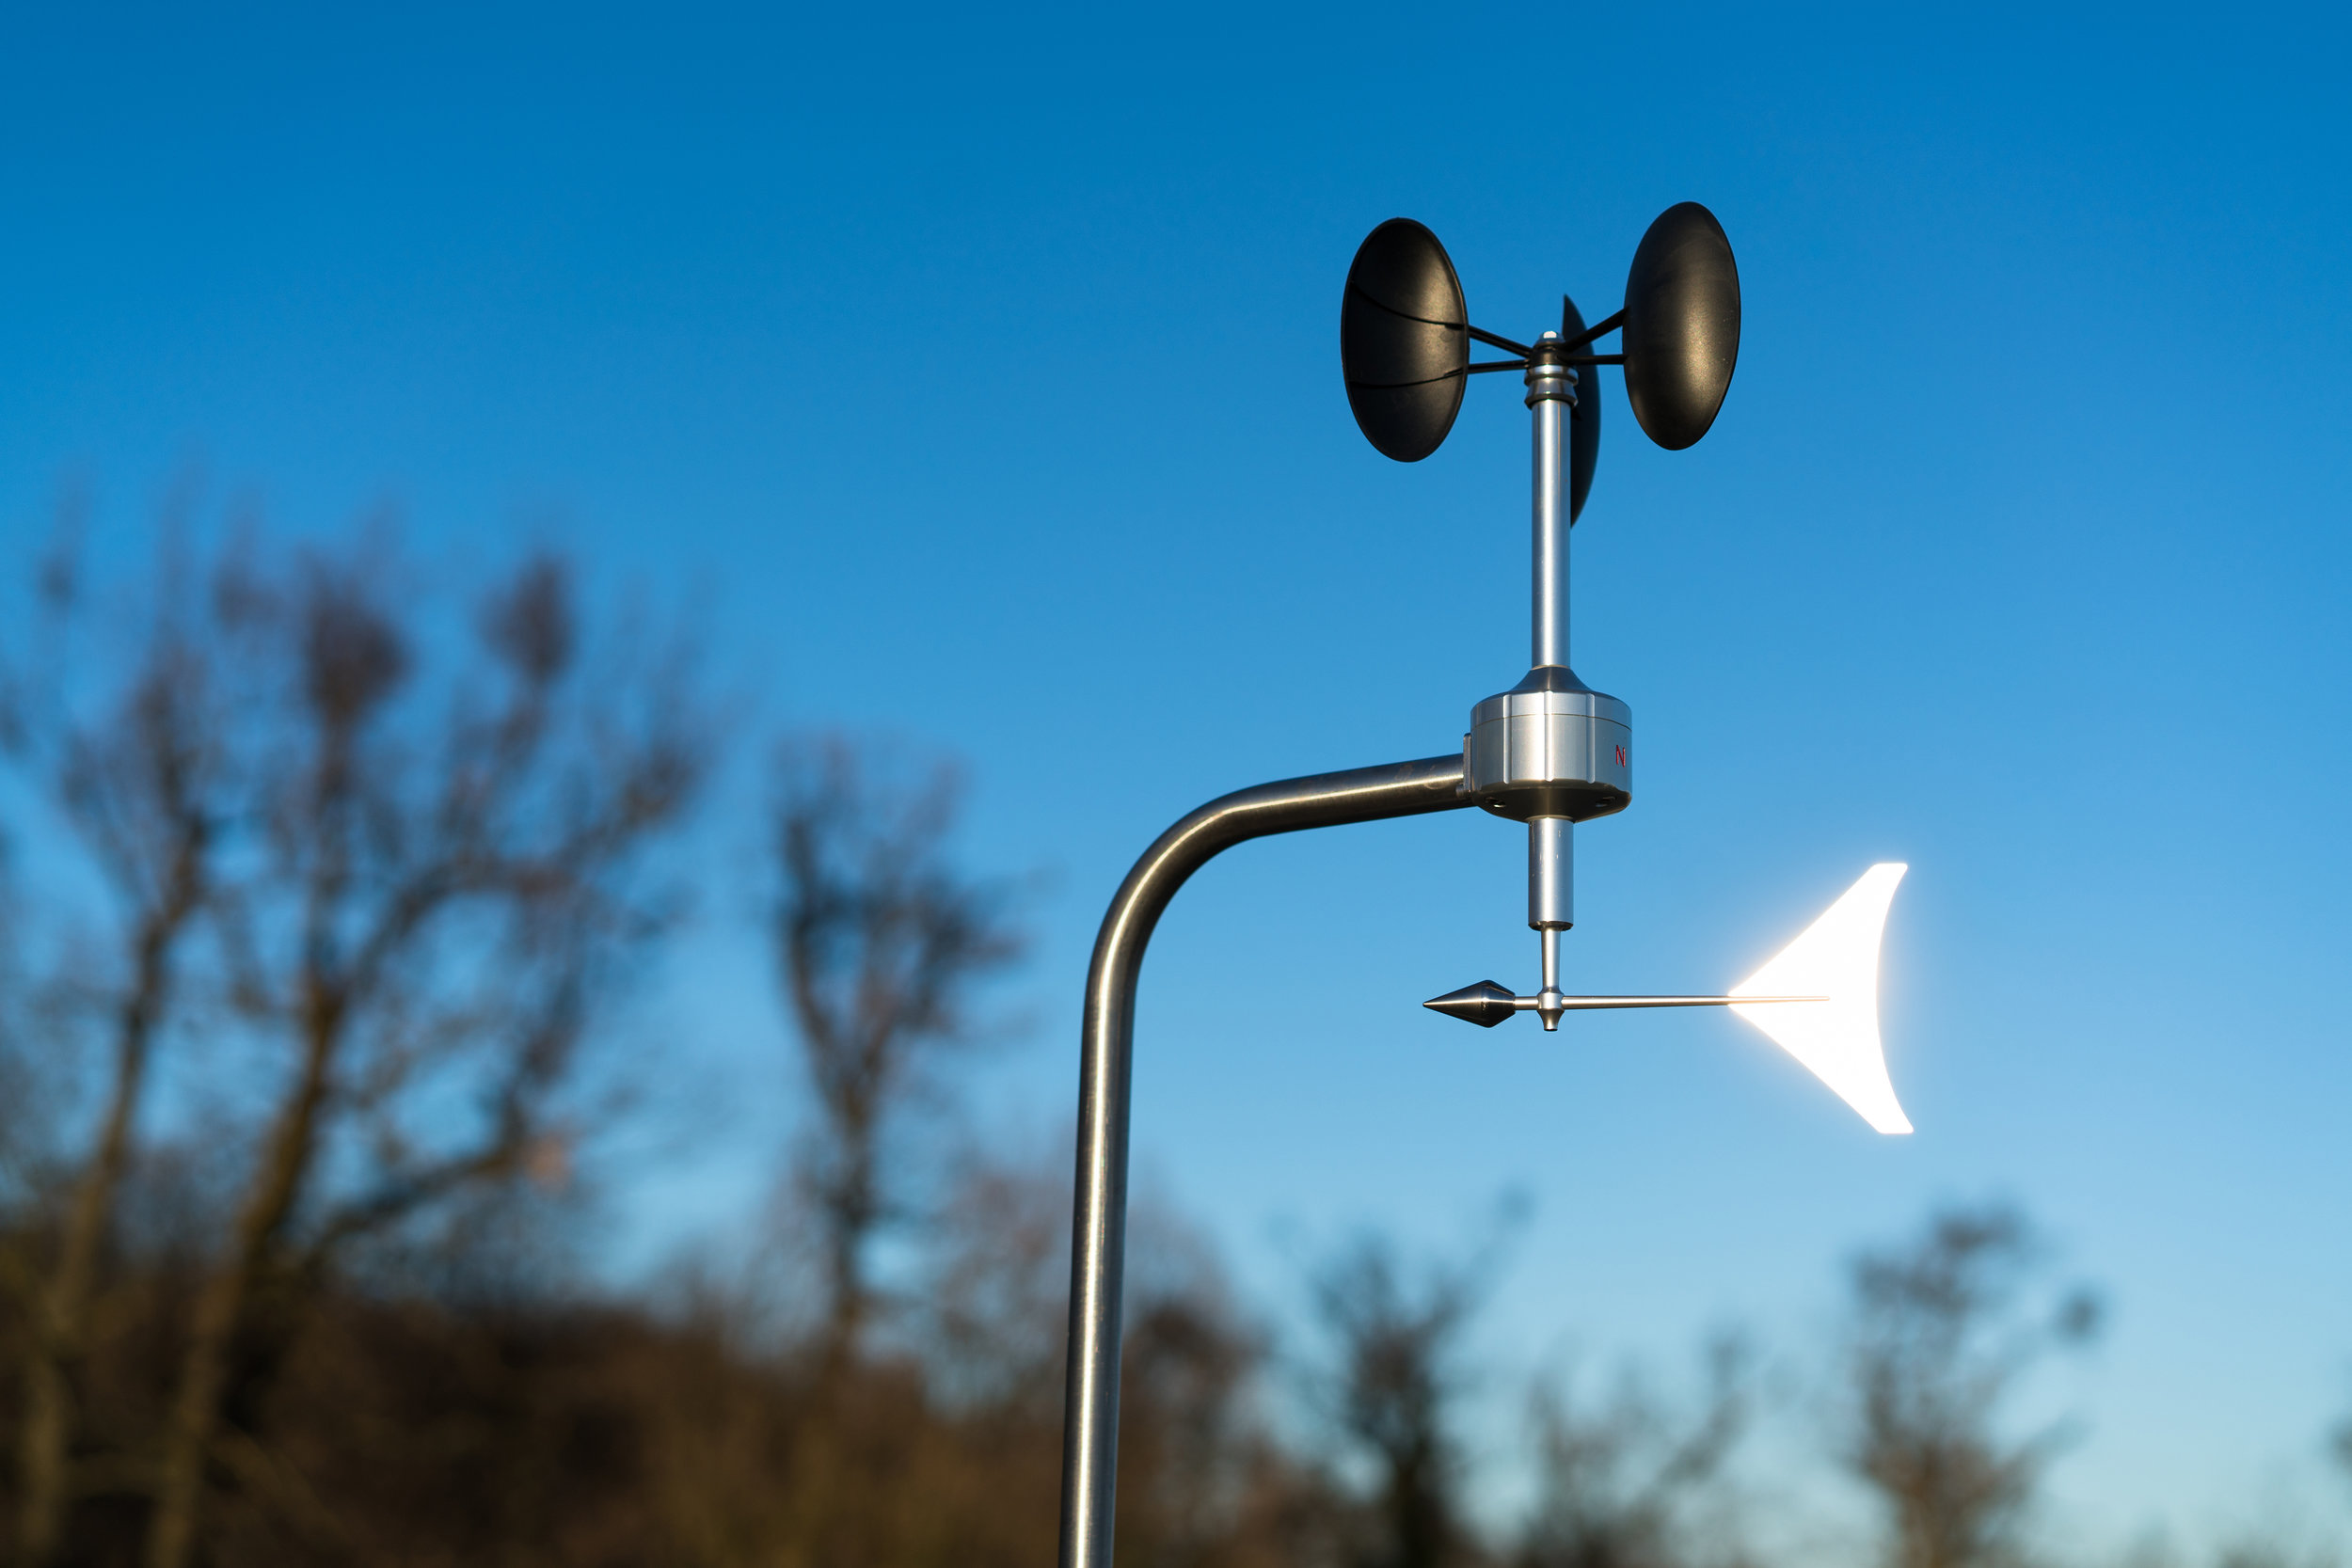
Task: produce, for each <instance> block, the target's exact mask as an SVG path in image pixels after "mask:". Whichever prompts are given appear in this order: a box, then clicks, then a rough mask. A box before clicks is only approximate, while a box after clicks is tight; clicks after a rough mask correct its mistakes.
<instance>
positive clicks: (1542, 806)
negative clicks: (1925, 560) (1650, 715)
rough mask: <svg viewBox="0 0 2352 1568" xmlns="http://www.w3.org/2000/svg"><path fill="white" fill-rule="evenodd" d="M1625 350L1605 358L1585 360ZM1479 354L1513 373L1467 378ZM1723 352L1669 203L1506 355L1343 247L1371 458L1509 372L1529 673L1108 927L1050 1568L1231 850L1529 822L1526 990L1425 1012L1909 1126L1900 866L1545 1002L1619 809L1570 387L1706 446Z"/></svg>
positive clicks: (1662, 441)
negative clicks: (1620, 267)
mask: <svg viewBox="0 0 2352 1568" xmlns="http://www.w3.org/2000/svg"><path fill="white" fill-rule="evenodd" d="M1612 332H1616V333H1619V334H1620V338H1619V342H1620V345H1621V352H1619V353H1616V354H1596V353H1594V352H1592V344H1593V343H1594V342H1595V341H1597V340H1598V339H1600V338H1604V337H1606V336H1608V335H1609V334H1610V333H1612ZM1473 341H1476V342H1480V343H1484V344H1486V345H1487V346H1489V347H1491V348H1495V349H1499V350H1501V351H1502V353H1504V354H1506V355H1509V356H1511V357H1509V358H1505V359H1490V360H1483V361H1478V362H1472V361H1471V359H1470V344H1471V342H1473ZM1739 351H1740V275H1739V270H1738V268H1737V267H1736V266H1735V264H1734V263H1733V261H1732V256H1731V244H1730V242H1729V241H1728V240H1727V239H1725V238H1724V230H1723V227H1722V225H1720V224H1718V223H1717V222H1716V221H1715V217H1714V214H1711V213H1709V212H1708V210H1707V209H1706V208H1704V207H1702V206H1700V205H1699V204H1698V203H1696V202H1694V201H1686V202H1683V203H1682V204H1681V205H1679V206H1676V207H1670V208H1668V209H1667V210H1666V211H1665V212H1664V213H1662V214H1660V216H1659V218H1658V220H1657V221H1656V222H1655V223H1653V224H1651V225H1650V227H1649V231H1648V232H1647V233H1645V235H1643V237H1642V243H1641V245H1639V246H1638V247H1637V248H1636V249H1635V251H1634V253H1633V266H1632V270H1631V272H1630V273H1629V276H1628V277H1627V278H1626V286H1625V305H1624V308H1623V309H1620V310H1618V311H1617V312H1616V313H1615V314H1613V315H1611V316H1608V317H1606V318H1604V319H1603V320H1601V321H1599V322H1597V323H1596V324H1594V325H1590V326H1587V325H1585V324H1584V321H1583V318H1582V317H1581V316H1580V315H1579V314H1578V313H1577V309H1576V306H1575V304H1574V303H1573V302H1572V301H1570V300H1569V299H1568V298H1567V297H1566V296H1565V295H1564V296H1562V298H1561V301H1560V326H1559V328H1558V330H1557V331H1553V330H1550V329H1547V330H1545V331H1544V332H1543V333H1542V334H1541V335H1540V336H1539V337H1537V338H1536V339H1535V341H1533V342H1528V343H1522V342H1518V341H1513V340H1511V339H1509V338H1504V337H1502V336H1499V335H1498V334H1495V333H1492V332H1488V331H1486V330H1484V329H1482V328H1480V327H1477V326H1473V325H1470V312H1469V309H1468V308H1467V307H1466V306H1465V304H1464V302H1463V297H1462V285H1461V280H1460V279H1459V277H1456V276H1455V274H1454V263H1453V261H1451V260H1450V259H1449V258H1448V257H1447V256H1446V253H1445V247H1444V246H1443V245H1440V244H1438V237H1437V236H1436V235H1435V234H1433V233H1431V232H1430V231H1429V230H1427V229H1424V228H1423V227H1422V226H1421V225H1420V224H1418V223H1415V222H1414V221H1412V220H1411V219H1410V218H1391V219H1390V220H1389V221H1388V222H1386V223H1384V224H1382V225H1380V227H1379V228H1377V229H1375V230H1373V231H1372V233H1371V234H1370V235H1369V236H1368V237H1367V238H1366V239H1365V240H1364V243H1363V245H1361V246H1360V247H1359V248H1358V250H1357V252H1356V261H1355V263H1354V265H1352V266H1351V267H1349V269H1348V274H1347V290H1346V293H1345V296H1344V299H1343V304H1342V306H1341V309H1340V362H1341V367H1342V369H1343V372H1344V373H1345V376H1346V382H1347V401H1348V406H1349V407H1350V408H1351V409H1353V410H1354V412H1355V415H1356V423H1357V425H1358V427H1359V429H1361V430H1362V431H1363V433H1364V436H1365V438H1366V439H1368V440H1369V441H1371V442H1372V444H1373V446H1374V447H1375V448H1376V449H1377V450H1378V451H1381V452H1382V453H1383V454H1385V455H1386V456H1389V457H1391V458H1394V459H1396V460H1397V461H1398V462H1401V463H1417V462H1419V461H1420V460H1421V459H1422V458H1424V457H1427V456H1428V455H1429V454H1430V453H1431V452H1433V451H1437V450H1438V446H1439V445H1440V444H1442V443H1443V442H1444V440H1445V438H1446V435H1447V433H1448V432H1449V431H1451V430H1452V429H1453V428H1454V419H1455V417H1456V416H1457V415H1458V414H1459V413H1460V412H1461V407H1462V398H1463V394H1464V391H1465V389H1466V388H1468V386H1469V381H1470V377H1471V376H1472V375H1476V374H1480V373H1483V372H1501V371H1518V372H1521V375H1522V379H1523V381H1524V383H1525V385H1526V388H1527V391H1526V397H1525V402H1526V404H1527V407H1528V408H1529V410H1530V411H1531V412H1532V413H1533V415H1534V583H1533V589H1534V593H1533V622H1534V626H1533V637H1532V639H1531V653H1530V658H1529V661H1528V662H1529V669H1528V672H1527V673H1526V675H1525V676H1524V677H1522V678H1521V679H1520V681H1519V682H1518V685H1516V686H1514V687H1512V688H1511V689H1509V690H1507V691H1502V692H1498V693H1497V694H1495V695H1494V696H1491V697H1488V698H1486V700H1485V701H1484V702H1481V703H1479V704H1477V705H1475V706H1474V707H1472V708H1471V710H1470V732H1469V733H1468V734H1467V735H1465V736H1463V737H1462V747H1461V750H1460V752H1458V753H1449V754H1447V755H1443V756H1434V757H1424V758H1422V759H1420V760H1418V761H1414V762H1405V763H1394V764H1390V765H1386V766H1383V767H1378V768H1355V769H1351V770H1349V771H1345V772H1340V773H1321V774H1316V775H1314V776H1312V777H1310V778H1304V779H1289V780H1284V781H1282V782H1280V783H1277V784H1260V785H1258V786H1256V787H1255V788H1252V789H1244V790H1239V791H1236V792H1235V793H1233V794H1232V795H1227V796H1224V797H1222V798H1220V799H1218V800H1212V801H1210V802H1209V803H1208V804H1207V805H1205V806H1202V807H1200V809H1199V810H1198V811H1195V812H1193V813H1192V814H1191V815H1190V816H1186V817H1184V819H1183V820H1182V821H1180V822H1178V823H1177V824H1176V825H1175V826H1174V827H1172V828H1170V829H1168V832H1164V833H1162V834H1161V835H1160V837H1159V838H1158V840H1157V841H1156V842H1154V843H1153V844H1152V847H1151V848H1149V849H1147V850H1146V851H1145V852H1144V855H1143V858H1142V859H1141V860H1139V861H1137V862H1136V865H1135V868H1134V869H1133V870H1132V871H1130V872H1128V874H1127V879H1126V880H1125V881H1124V882H1122V883H1121V884H1120V889H1119V893H1118V895H1117V896H1116V897H1114V898H1113V899H1112V900H1111V907H1110V910H1109V911H1108V912H1107V913H1106V914H1104V918H1103V927H1102V931H1101V933H1100V934H1099V935H1098V936H1097V937H1096V939H1095V943H1094V957H1093V961H1092V964H1091V966H1090V967H1089V972H1088V975H1087V995H1086V1012H1085V1022H1084V1026H1083V1034H1084V1037H1083V1041H1082V1048H1081V1054H1080V1066H1079V1083H1078V1172H1077V1201H1076V1212H1075V1215H1074V1217H1073V1244H1072V1249H1071V1250H1072V1256H1071V1289H1070V1370H1069V1383H1068V1386H1067V1389H1066V1392H1065V1401H1066V1406H1065V1409H1066V1416H1065V1426H1064V1429H1063V1434H1062V1522H1061V1523H1062V1529H1061V1563H1062V1568H1109V1563H1110V1560H1111V1505H1112V1498H1113V1491H1114V1479H1115V1476H1116V1473H1117V1464H1118V1428H1119V1337H1120V1291H1121V1288H1122V1281H1123V1275H1124V1266H1125V1250H1126V1216H1127V1121H1128V1102H1129V1086H1130V1069H1131V1067H1132V1060H1133V1053H1134V1043H1135V987H1136V976H1137V974H1138V973H1139V972H1140V970H1141V968H1142V964H1143V952H1144V948H1145V946H1146V944H1147V943H1149V942H1150V941H1151V939H1152V927H1154V926H1156V925H1157V924H1158V922H1159V917H1160V914H1161V912H1162V911H1165V910H1166V909H1167V907H1168V900H1169V899H1170V898H1172V897H1174V896H1175V894H1176V890H1177V889H1178V888H1180V887H1182V886H1183V885H1184V881H1185V879H1188V878H1189V877H1190V876H1191V875H1192V874H1193V872H1195V871H1196V870H1198V869H1200V866H1201V865H1203V864H1205V863H1207V862H1208V861H1209V860H1210V858H1211V857H1213V856H1215V855H1216V854H1218V853H1219V852H1221V851H1222V850H1225V849H1227V848H1230V847H1232V846H1233V845H1235V844H1239V843H1241V842H1243V841H1244V840H1247V839H1251V838H1259V837H1263V836H1265V835H1267V834H1271V833H1282V832H1300V831H1303V830H1305V829H1309V828H1325V827H1335V826H1338V825H1340V824H1342V823H1347V822H1369V821H1376V820H1380V819H1383V818H1387V817H1394V816H1419V815H1422V814H1426V813H1430V812H1439V811H1452V810H1457V809H1460V808H1463V807H1466V806H1473V805H1474V806H1477V807H1479V808H1481V809H1483V810H1485V811H1487V812H1490V813H1492V814H1493V815H1495V816H1501V817H1505V818H1508V819H1510V820H1512V821H1517V822H1522V823H1525V824H1526V827H1527V923H1528V925H1529V926H1531V927H1534V930H1535V932H1536V938H1537V942H1538V944H1539V949H1540V958H1541V971H1540V973H1541V982H1540V984H1539V985H1538V987H1537V989H1536V990H1534V992H1533V993H1531V994H1527V995H1519V994H1517V993H1515V992H1513V991H1512V990H1509V989H1508V988H1506V987H1503V986H1502V985H1499V984H1497V983H1496V982H1494V981H1492V980H1482V981H1480V982H1479V983H1478V984H1476V985H1473V986H1467V987H1464V988H1463V989H1462V990H1455V991H1450V992H1448V993H1447V994H1445V995H1443V996H1440V997H1437V998H1435V999H1434V1000H1432V1001H1430V1002H1427V1003H1425V1004H1423V1005H1424V1006H1428V1007H1431V1008H1433V1009H1435V1010H1437V1011H1438V1012H1441V1013H1444V1014H1447V1015H1448V1016H1450V1017H1454V1018H1458V1019H1461V1020H1464V1021H1465V1022H1470V1023H1475V1024H1479V1025H1481V1026H1483V1027H1488V1028H1491V1027H1493V1026H1494V1025H1496V1024H1498V1023H1501V1022H1503V1021H1504V1020H1506V1019H1509V1018H1512V1017H1515V1016H1517V1015H1518V1014H1519V1013H1522V1012H1532V1013H1534V1015H1535V1016H1536V1017H1537V1018H1538V1019H1540V1020H1541V1021H1542V1022H1543V1026H1544V1028H1545V1029H1546V1030H1555V1029H1557V1028H1558V1027H1559V1024H1560V1020H1561V1019H1562V1018H1564V1017H1565V1016H1566V1015H1567V1014H1569V1013H1572V1012H1585V1011H1595V1010H1601V1009H1609V1008H1619V1007H1727V1008H1729V1009H1730V1010H1731V1011H1732V1012H1733V1013H1734V1014H1736V1015H1737V1016H1739V1017H1740V1018H1742V1019H1744V1020H1746V1021H1747V1022H1750V1023H1753V1024H1755V1025H1756V1027H1757V1028H1758V1029H1760V1030H1762V1031H1763V1032H1764V1034H1765V1035H1766V1036H1767V1037H1770V1038H1771V1039H1772V1041H1774V1042H1775V1043H1776V1044H1778V1045H1779V1046H1780V1047H1781V1048H1782V1049H1784V1050H1786V1051H1787V1052H1788V1053H1789V1054H1790V1055H1792V1056H1794V1057H1795V1058H1796V1059H1797V1060H1798V1061H1799V1062H1801V1063H1803V1064H1804V1066H1805V1067H1806V1068H1807V1069H1810V1070H1811V1071H1812V1072H1813V1074H1814V1075H1815V1076H1816V1077H1818V1078H1820V1080H1821V1082H1822V1083H1824V1084H1825V1085H1828V1086H1829V1087H1830V1088H1831V1089H1832V1090H1834V1091H1835V1092H1836V1094H1837V1095H1838V1097H1839V1098H1841V1099H1842V1100H1844V1101H1846V1103H1847V1104H1849V1105H1851V1106H1852V1107H1853V1108H1854V1110H1856V1111H1857V1112H1859V1113H1860V1114H1861V1115H1862V1117H1863V1118H1864V1119H1865V1120H1866V1121H1867V1122H1868V1123H1869V1124H1870V1125H1871V1126H1872V1127H1873V1128H1876V1129H1877V1130H1878V1131H1879V1132H1910V1131H1911V1123H1910V1121H1909V1120H1908V1119H1907V1118H1906V1117H1904V1115H1903V1111H1902V1106H1901V1105H1900V1104H1899V1102H1898V1101H1897V1100H1896V1098H1895V1090H1894V1086H1893V1085H1892V1084H1891V1083H1890V1082H1889V1081H1888V1079H1887V1075H1886V1063H1885V1058H1884V1055H1883V1052H1882V1049H1881V1046H1880V1041H1879V1026H1878V956H1879V941H1880V935H1881V933H1882V931H1883V929H1884V927H1885V923H1886V911H1887V907H1888V905H1889V904H1890V903H1891V902H1892V900H1893V898H1894V895H1895V887H1896V884H1897V883H1898V882H1899V881H1900V880H1901V879H1902V876H1903V872H1904V870H1905V867H1903V866H1902V865H1900V864H1896V863H1882V864H1878V865H1873V866H1871V867H1870V868H1869V869H1868V870H1867V871H1866V872H1864V873H1863V874H1862V877H1861V878H1860V879H1859V880H1857V881H1856V882H1855V883H1854V884H1853V885H1852V886H1851V888H1849V889H1847V890H1846V892H1845V894H1844V895H1841V896H1840V897H1839V898H1838V899H1837V901H1836V903H1834V904H1832V905H1831V906H1830V907H1829V909H1828V910H1827V911H1824V912H1823V913H1822V915H1821V916H1820V918H1819V919H1818V920H1816V921H1814V923H1813V924H1812V925H1811V926H1808V927H1805V929H1804V931H1803V932H1802V933H1800V934H1799V935H1798V937H1797V938H1796V940H1795V941H1793V942H1790V943H1789V944H1788V946H1787V947H1785V948H1783V949H1782V950H1781V951H1780V953H1779V954H1778V955H1777V956H1775V957H1774V958H1772V960H1771V961H1769V962H1768V963H1766V964H1765V965H1764V966H1763V967H1762V968H1761V969H1758V970H1757V971H1756V973H1755V974H1751V975H1749V976H1748V977H1747V978H1746V979H1744V980H1742V981H1740V983H1739V984H1738V985H1736V986H1733V987H1732V988H1730V990H1727V991H1725V992H1724V994H1722V995H1720V996H1579V995H1570V994H1567V993H1566V992H1564V991H1563V990H1561V989H1560V937H1561V933H1562V932H1564V931H1566V930H1568V929H1569V928H1570V927H1572V926H1573V925H1574V924H1575V912H1574V897H1573V881H1574V859H1573V853H1572V851H1573V840H1572V835H1573V832H1574V829H1575V825H1576V824H1577V823H1579V822H1585V821H1591V820H1592V819H1594V818H1596V817H1601V816H1611V815H1613V814H1614V813H1616V812H1620V811H1623V810H1624V809H1625V808H1626V807H1627V806H1628V805H1629V804H1630V803H1631V801H1632V799H1633V789H1632V780H1633V768H1632V759H1633V715H1632V710H1631V709H1629V707H1627V705H1625V704H1624V703H1622V702H1620V701H1618V700H1617V699H1616V698H1614V697H1612V696H1609V695H1607V694H1605V693H1603V692H1599V691H1596V690H1594V689H1592V688H1591V687H1589V686H1587V685H1585V684H1584V683H1583V682H1582V681H1581V680H1580V679H1578V678H1577V674H1576V673H1575V671H1574V670H1572V669H1570V668H1569V665H1568V534H1569V530H1570V529H1571V528H1572V527H1573V526H1574V524H1575V522H1576V519H1577V516H1578V515H1579V514H1580V513H1581V511H1582V510H1583V507H1584V499H1585V496H1586V495H1587V493H1588V492H1589V491H1590V490H1591V488H1592V483H1593V466H1594V463H1595V460H1596V459H1597V456H1598V454H1599V451H1600V401H1599V399H1598V397H1597V395H1595V388H1593V387H1588V386H1587V385H1586V384H1585V376H1584V373H1583V372H1587V371H1590V370H1593V369H1595V368H1597V367H1598V366H1602V365H1618V366H1622V367H1623V368H1624V372H1625V386H1626V399H1627V401H1628V402H1629V404H1631V405H1632V408H1633V417H1634V419H1635V420H1637V421H1638V422H1639V423H1640V424H1641V427H1642V429H1643V432H1644V433H1645V435H1647V436H1649V438H1650V439H1651V440H1653V441H1655V442H1657V443H1658V444H1659V445H1660V446H1661V447H1664V448H1666V449H1667V450H1668V451H1680V450H1681V449H1683V448H1685V447H1688V446H1690V445H1692V443H1694V442H1695V441H1697V440H1698V439H1699V438H1700V437H1701V436H1705V435H1706V434H1707V432H1708V427H1709V426H1711V425H1712V424H1713V423H1714V422H1715V415H1716V413H1717V411H1718V410H1719V409H1721V408H1722V406H1723V401H1724V393H1725V392H1726V391H1728V390H1729V389H1730V387H1731V374H1732V367H1733V365H1734V363H1735V362H1736V360H1737V359H1738V357H1739Z"/></svg>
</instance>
